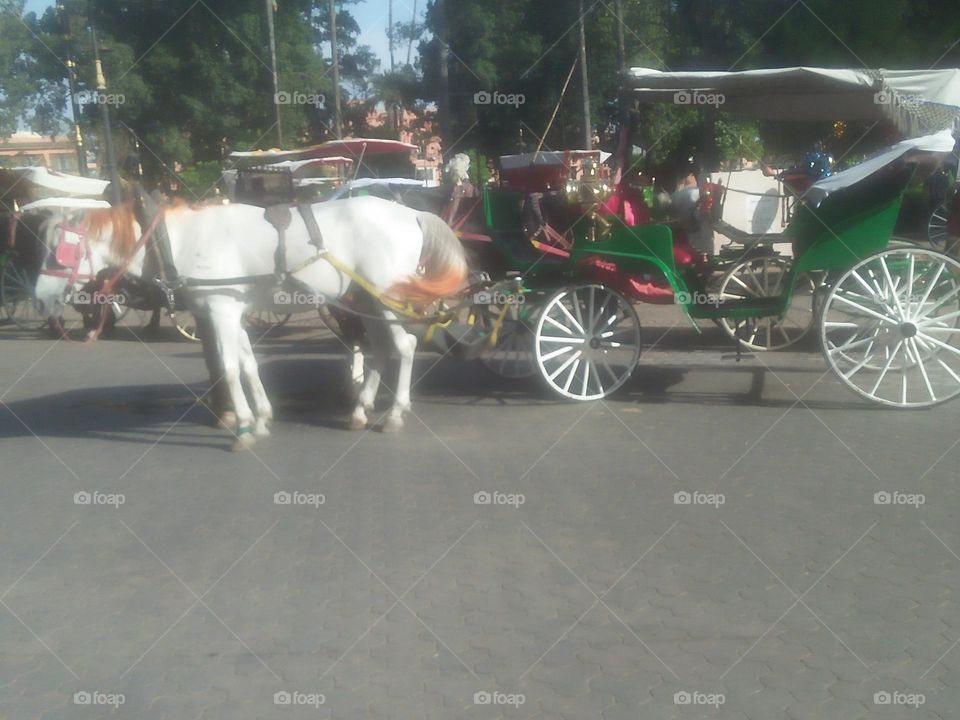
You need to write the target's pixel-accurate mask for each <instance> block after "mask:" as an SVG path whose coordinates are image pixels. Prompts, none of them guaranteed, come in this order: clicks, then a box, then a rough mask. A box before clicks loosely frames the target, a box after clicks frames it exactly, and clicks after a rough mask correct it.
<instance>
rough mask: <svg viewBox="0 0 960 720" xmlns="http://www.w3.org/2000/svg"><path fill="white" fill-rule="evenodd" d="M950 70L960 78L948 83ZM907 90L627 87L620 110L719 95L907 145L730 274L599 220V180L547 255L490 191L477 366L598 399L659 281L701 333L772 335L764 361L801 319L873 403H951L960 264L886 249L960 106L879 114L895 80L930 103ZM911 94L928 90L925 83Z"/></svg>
mask: <svg viewBox="0 0 960 720" xmlns="http://www.w3.org/2000/svg"><path fill="white" fill-rule="evenodd" d="M939 72H941V71H935V72H934V73H933V75H937V73H939ZM942 72H944V73H950V78H952V79H953V80H956V79H957V77H958V75H957V74H956V71H942ZM917 75H918V74H907V73H906V71H902V72H901V73H900V74H897V73H894V74H893V75H891V74H890V73H887V75H881V74H880V73H879V72H877V73H875V74H870V73H862V74H856V73H854V72H853V71H821V70H815V69H809V68H795V69H790V70H776V71H773V70H771V71H748V72H743V73H669V74H668V73H658V72H655V71H645V70H643V71H633V72H631V73H630V74H629V75H628V78H627V81H626V90H627V93H626V96H627V97H628V99H629V96H630V95H635V96H637V97H639V98H640V99H641V100H644V101H654V102H656V101H671V98H675V97H676V96H677V93H691V94H695V93H704V94H708V93H712V94H719V93H722V94H724V95H725V96H726V101H727V105H726V106H725V109H731V110H734V111H737V112H743V113H746V114H748V115H752V116H753V117H770V116H774V117H785V116H794V117H797V119H805V118H806V119H809V118H810V117H821V118H822V117H823V116H824V115H825V114H826V113H828V112H829V117H833V118H846V119H856V118H872V117H886V118H888V119H892V120H894V121H895V122H896V123H897V124H898V125H899V126H900V127H901V129H902V130H903V131H904V134H907V135H913V136H914V137H913V139H910V140H906V141H903V142H901V143H899V144H897V145H895V146H893V147H891V148H888V149H886V150H884V151H882V152H880V153H878V154H877V155H876V156H874V157H872V158H870V159H869V160H867V161H865V162H864V163H861V164H860V165H857V166H855V167H853V168H851V169H849V170H846V171H844V172H841V173H839V174H837V175H834V176H832V177H830V178H827V179H825V180H822V181H820V182H818V183H816V184H814V186H813V187H812V188H810V190H809V191H808V192H807V193H806V194H805V196H804V197H803V199H802V201H801V202H799V203H798V204H797V205H796V207H795V209H794V211H793V213H792V216H791V218H790V221H789V224H788V225H787V227H786V229H785V231H784V232H783V234H782V236H780V237H778V238H776V242H779V243H784V244H788V245H789V247H790V249H791V252H789V253H788V254H780V253H776V252H771V251H769V250H764V249H763V240H764V237H766V236H764V237H757V238H755V240H756V242H751V238H742V237H739V238H736V240H737V241H738V243H739V244H738V245H737V246H736V249H737V250H738V251H739V253H740V254H739V256H737V259H736V260H737V261H736V262H733V261H730V260H729V259H727V260H724V259H723V258H718V257H714V258H710V260H709V261H708V262H706V263H702V264H694V265H679V264H678V263H677V259H676V257H677V256H676V252H675V232H674V229H673V228H672V227H670V226H669V225H668V224H658V223H647V224H636V225H628V224H626V223H625V222H624V221H623V220H622V219H621V218H619V217H618V216H616V215H605V214H604V213H602V212H600V205H601V202H600V201H599V200H596V201H592V200H591V199H590V197H591V193H594V194H596V195H597V196H601V195H602V192H601V190H600V189H599V186H600V185H601V184H602V183H600V182H599V181H598V180H597V179H596V178H593V182H592V183H591V182H590V179H589V178H588V179H587V181H586V182H579V183H568V184H567V187H566V188H565V192H567V193H568V194H569V195H570V202H571V203H573V204H574V205H576V206H577V208H578V210H579V215H578V217H577V219H576V220H575V221H574V222H573V223H572V224H571V225H570V226H569V231H568V232H566V233H565V234H563V235H560V236H558V234H557V233H553V235H554V237H546V238H544V239H543V241H542V242H541V241H536V240H535V241H531V239H530V233H529V232H524V230H522V229H521V228H522V222H523V218H522V217H521V216H520V215H519V211H518V207H519V204H520V202H519V201H520V198H518V192H517V191H516V190H513V189H506V190H505V189H503V188H494V187H489V188H486V189H485V190H484V191H483V195H482V207H483V215H484V223H485V225H486V231H487V234H488V236H489V240H490V243H489V246H490V247H489V248H488V249H487V250H486V252H487V255H488V257H487V258H486V259H485V260H484V267H486V268H488V269H489V271H490V273H491V275H493V277H494V279H495V282H493V284H492V285H488V286H487V287H486V289H485V290H484V291H483V292H484V294H483V295H480V296H479V301H478V302H477V303H476V305H475V306H474V313H473V314H472V316H471V322H473V323H477V324H479V325H480V326H482V329H483V330H484V331H485V332H486V336H487V338H488V341H489V343H488V344H489V346H490V347H489V349H488V350H487V352H486V362H487V364H488V365H489V366H492V369H495V370H496V369H497V368H498V367H500V368H501V370H502V374H505V375H510V376H520V375H523V374H539V375H540V376H541V377H542V379H543V380H544V381H545V383H546V384H547V386H548V387H550V388H551V389H552V390H553V391H555V392H556V393H557V394H559V395H561V396H563V397H566V398H569V399H573V400H595V399H600V398H603V397H606V396H608V395H609V394H610V393H612V392H614V391H616V390H617V389H618V388H619V387H620V386H621V385H623V383H624V382H626V380H627V379H628V378H629V376H630V374H631V373H632V371H633V369H634V368H635V366H636V364H637V363H638V361H639V358H640V351H641V322H640V315H639V314H638V312H637V305H636V301H637V299H638V298H637V296H636V295H634V294H631V292H630V286H629V285H627V284H626V283H628V282H632V283H633V284H634V286H636V285H637V284H638V283H643V282H646V281H647V280H648V279H651V278H653V284H654V285H657V286H659V288H661V289H662V290H663V291H665V292H666V293H667V294H670V295H672V297H673V301H674V302H676V303H677V304H678V305H679V306H680V307H681V308H682V310H683V312H684V313H685V315H686V316H687V317H688V318H689V319H690V320H691V322H692V323H693V324H694V326H696V325H697V323H698V321H713V322H718V323H723V324H725V325H726V326H727V327H729V328H732V329H733V332H732V334H733V335H734V337H737V338H738V340H739V341H740V342H743V338H742V337H741V336H740V335H738V334H737V329H739V328H740V327H741V326H752V327H757V326H758V325H765V326H766V328H767V335H768V337H769V338H770V340H771V342H770V343H769V345H770V346H773V345H774V344H775V343H774V342H773V341H774V340H776V339H777V338H776V334H777V332H780V333H782V334H783V337H784V340H786V341H788V342H783V343H781V344H782V345H787V344H791V343H792V342H793V341H794V340H795V339H796V338H795V337H791V336H789V335H788V334H787V332H786V327H787V324H786V322H785V319H786V318H787V317H788V315H789V314H790V313H791V311H792V310H795V309H796V307H797V305H798V304H802V305H804V308H803V309H804V311H805V313H806V314H807V315H808V320H807V321H806V322H805V323H804V325H805V326H804V327H802V328H800V329H801V330H803V332H806V329H807V328H811V329H814V330H815V331H816V332H817V334H818V335H819V340H820V344H821V347H822V351H823V354H824V357H825V359H826V361H827V364H828V366H829V367H830V369H832V370H833V371H834V373H835V374H836V375H837V376H838V378H839V379H840V380H841V381H842V382H843V383H844V384H846V385H847V386H848V387H849V388H850V389H852V390H853V391H854V392H856V393H858V394H859V395H861V396H862V397H864V398H866V399H869V400H871V401H873V402H876V403H879V404H882V405H886V406H892V407H926V406H930V405H934V404H937V403H940V402H943V401H946V400H949V399H951V398H954V397H956V396H957V395H958V394H960V262H958V261H957V260H956V259H955V258H954V257H952V256H950V255H948V254H945V253H943V252H937V251H934V250H932V249H930V248H928V247H924V246H921V245H919V244H918V245H911V244H907V243H897V242H895V243H892V244H891V235H892V233H893V230H894V226H895V224H896V222H897V218H898V215H899V213H900V208H901V203H902V200H903V196H904V192H905V190H906V188H907V185H908V183H909V182H910V179H911V178H912V176H913V174H914V172H915V170H916V161H917V160H919V159H922V158H929V157H930V156H931V155H937V154H946V153H949V152H950V151H951V150H952V149H953V146H954V137H953V136H952V134H951V132H950V131H949V130H941V131H940V132H930V133H928V134H924V130H928V131H929V130H938V129H940V128H943V127H949V125H950V123H951V122H953V120H954V118H955V117H956V116H957V114H960V98H955V97H953V95H958V94H960V86H958V84H957V83H954V84H953V85H950V84H949V83H948V84H947V87H948V89H949V90H950V91H951V92H953V95H951V96H950V97H951V98H953V99H952V100H951V101H950V103H947V102H945V101H944V100H945V98H944V97H942V96H936V95H934V96H933V97H932V99H931V101H930V102H929V103H927V102H923V101H915V102H914V104H913V105H911V106H909V107H905V106H901V105H897V104H894V103H891V102H888V103H883V102H880V100H882V99H883V98H884V97H885V95H884V94H885V93H886V94H888V95H889V94H895V93H896V92H897V90H896V88H897V87H899V86H898V85H897V83H898V82H911V83H912V85H911V87H914V88H916V87H922V86H923V85H922V83H918V78H917ZM921 79H926V80H930V75H929V74H928V75H924V76H923V77H922V78H921ZM939 79H943V78H939ZM930 82H932V80H931V81H930ZM930 92H931V94H932V95H933V90H931V91H930ZM813 98H816V99H817V100H818V102H821V103H828V104H829V110H826V109H824V108H822V107H812V106H811V105H810V103H811V102H812V99H813ZM878 98H880V100H878ZM674 101H675V100H674ZM951 103H952V104H951ZM630 146H631V141H630V129H629V128H626V127H624V128H621V142H620V147H621V151H624V152H623V156H622V157H621V165H620V167H621V168H623V167H625V163H626V162H627V154H626V152H625V151H626V148H629V147H630ZM578 195H579V196H580V197H579V203H577V202H576V201H577V196H578ZM728 255H729V253H728ZM491 257H492V258H493V259H491ZM751 263H754V264H753V265H751ZM744 266H746V267H747V268H748V269H749V268H751V267H755V268H757V269H756V270H750V272H751V274H753V275H754V277H753V279H752V281H751V282H752V283H753V286H752V287H751V291H750V292H748V293H739V294H737V293H727V292H721V291H718V284H717V273H718V270H720V271H723V273H721V274H723V276H724V278H725V279H729V277H730V273H731V272H734V273H735V272H740V271H741V270H742V268H743V267H744ZM597 267H601V268H604V269H605V270H606V271H607V273H606V275H605V276H603V275H601V277H599V278H598V277H597V275H596V274H595V273H593V272H591V270H595V269H596V268H597ZM611 270H612V272H610V271H611ZM811 278H815V281H813V280H811ZM722 286H723V284H722V283H721V287H722ZM641 299H648V298H641ZM641 307H642V306H641ZM800 334H801V335H802V334H803V333H800ZM743 344H745V345H747V346H748V347H750V343H748V342H743Z"/></svg>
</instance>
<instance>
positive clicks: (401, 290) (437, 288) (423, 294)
mask: <svg viewBox="0 0 960 720" xmlns="http://www.w3.org/2000/svg"><path fill="white" fill-rule="evenodd" d="M417 222H418V223H419V225H420V230H421V231H422V232H423V249H422V250H421V252H420V267H421V269H422V272H418V273H417V274H416V275H415V276H413V277H411V278H410V279H409V280H407V281H405V282H402V283H399V284H397V285H395V286H394V287H393V288H392V289H391V295H395V296H398V297H402V298H403V299H405V300H410V301H411V302H415V303H425V304H429V303H431V302H433V301H434V300H438V299H439V298H444V297H450V296H452V295H456V294H457V293H458V292H459V291H460V290H461V289H463V287H464V285H465V284H466V280H467V273H468V268H467V256H466V252H465V251H464V249H463V245H461V244H460V239H459V238H458V237H457V235H456V233H454V231H453V230H451V229H450V226H449V225H447V223H445V222H444V221H443V220H442V219H441V218H439V217H437V216H436V215H433V214H432V213H427V212H418V213H417Z"/></svg>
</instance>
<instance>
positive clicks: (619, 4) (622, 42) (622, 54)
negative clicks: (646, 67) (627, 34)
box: [613, 0, 627, 75]
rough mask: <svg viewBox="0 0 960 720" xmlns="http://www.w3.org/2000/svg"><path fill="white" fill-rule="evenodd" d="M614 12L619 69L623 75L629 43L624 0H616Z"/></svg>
mask: <svg viewBox="0 0 960 720" xmlns="http://www.w3.org/2000/svg"><path fill="white" fill-rule="evenodd" d="M613 7H614V12H616V14H617V70H618V71H619V72H620V74H621V75H623V71H624V70H626V69H627V68H626V65H627V43H626V39H625V38H624V35H623V0H614V3H613Z"/></svg>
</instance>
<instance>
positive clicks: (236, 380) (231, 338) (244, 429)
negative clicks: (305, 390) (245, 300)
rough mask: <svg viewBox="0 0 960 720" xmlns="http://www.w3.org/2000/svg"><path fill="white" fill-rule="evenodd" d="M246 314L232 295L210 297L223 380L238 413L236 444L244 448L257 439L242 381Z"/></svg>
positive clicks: (240, 448)
mask: <svg viewBox="0 0 960 720" xmlns="http://www.w3.org/2000/svg"><path fill="white" fill-rule="evenodd" d="M242 315H243V308H242V306H241V305H240V303H238V302H236V301H235V300H232V299H230V298H216V299H211V300H210V323H211V325H212V327H213V336H214V341H215V343H216V349H217V353H218V354H219V356H220V361H221V362H222V363H223V379H222V381H221V382H222V383H223V384H224V385H225V386H226V388H227V393H228V395H229V398H230V403H231V404H232V405H233V410H234V412H235V413H236V416H237V430H236V437H237V440H236V442H235V443H234V445H233V449H234V450H244V449H246V448H248V447H250V446H251V445H253V444H254V442H255V441H256V437H255V436H254V434H253V421H254V417H253V411H252V410H251V409H250V405H249V404H247V398H246V395H245V394H244V392H243V385H242V383H241V381H240V358H241V340H240V335H241V333H243V332H244V330H243V326H242V325H241V321H240V319H241V316H242Z"/></svg>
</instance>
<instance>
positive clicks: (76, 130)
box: [57, 3, 88, 177]
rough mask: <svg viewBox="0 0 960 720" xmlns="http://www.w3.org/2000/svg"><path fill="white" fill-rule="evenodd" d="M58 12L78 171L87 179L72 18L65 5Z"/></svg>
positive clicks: (59, 7)
mask: <svg viewBox="0 0 960 720" xmlns="http://www.w3.org/2000/svg"><path fill="white" fill-rule="evenodd" d="M57 12H58V13H59V14H60V21H61V23H62V25H63V38H64V42H65V43H66V51H67V52H66V56H67V60H66V62H65V63H64V64H65V65H66V66H67V83H68V84H69V87H70V107H71V110H72V111H73V140H74V144H75V146H76V149H77V171H78V172H79V173H80V175H81V176H82V177H87V173H88V171H87V151H86V149H85V148H84V147H83V134H82V133H81V132H80V102H79V100H78V98H77V92H78V90H77V63H76V61H75V60H74V59H73V45H72V42H71V40H72V30H71V27H70V17H69V16H68V15H67V13H66V7H65V6H64V4H63V3H57Z"/></svg>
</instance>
